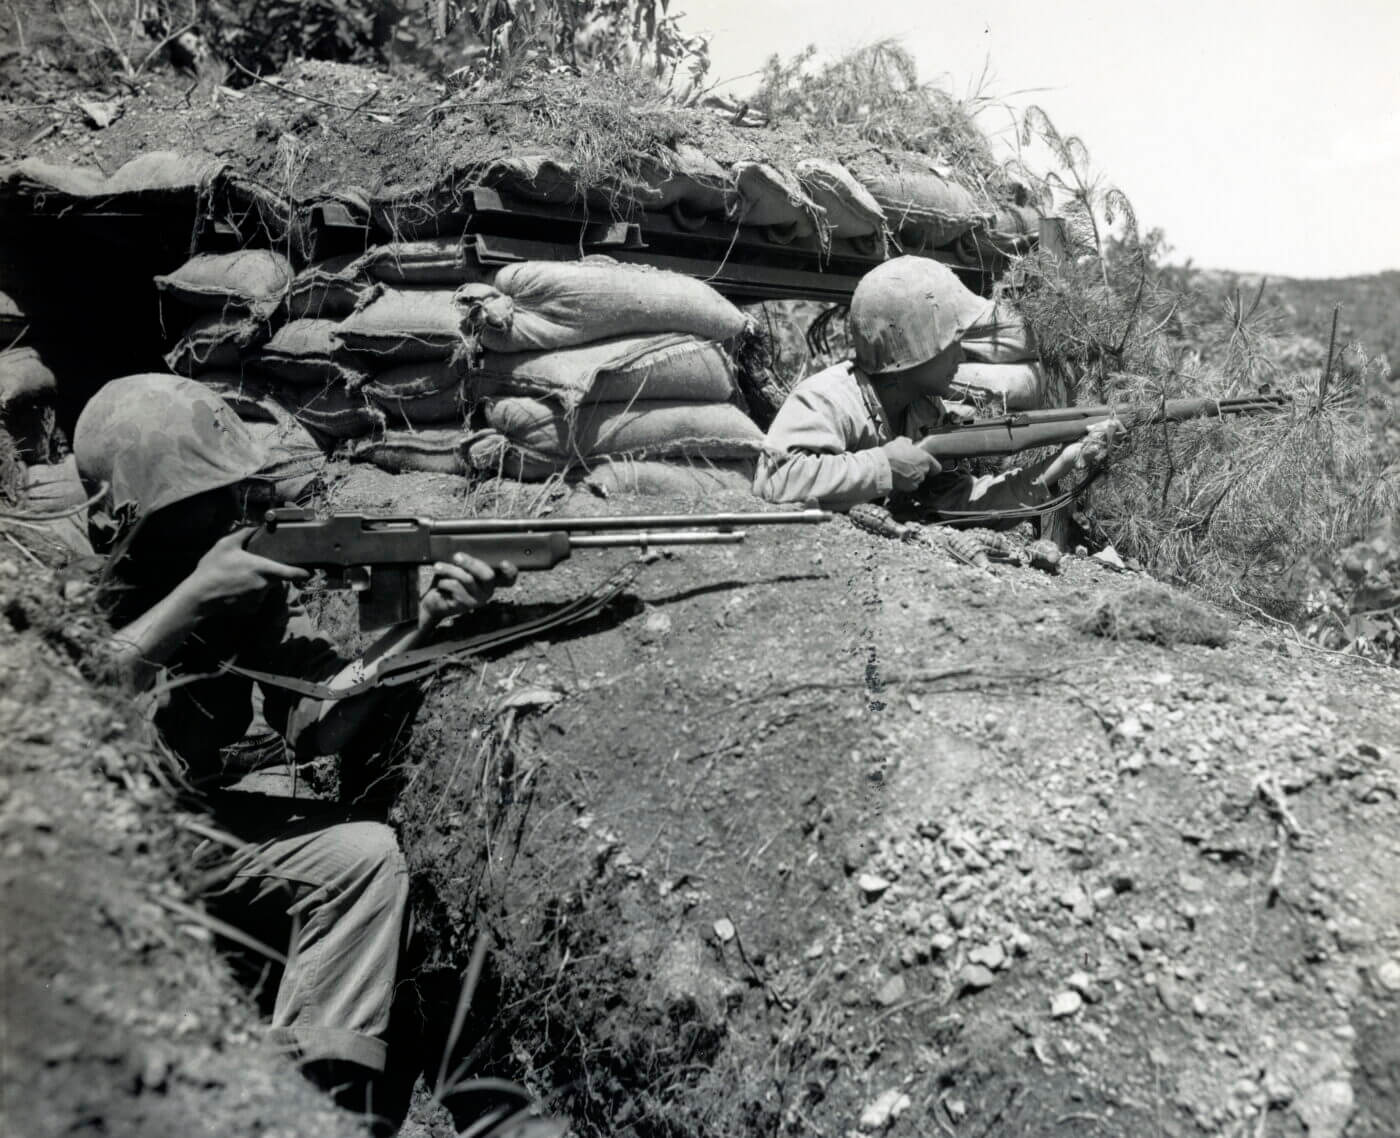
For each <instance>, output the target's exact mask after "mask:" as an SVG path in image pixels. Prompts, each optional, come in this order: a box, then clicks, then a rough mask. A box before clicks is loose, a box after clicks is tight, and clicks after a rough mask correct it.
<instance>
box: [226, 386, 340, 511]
mask: <svg viewBox="0 0 1400 1138" xmlns="http://www.w3.org/2000/svg"><path fill="white" fill-rule="evenodd" d="M199 382H200V383H201V384H203V385H204V386H205V387H207V388H209V390H211V391H213V392H214V394H216V395H217V396H219V398H221V399H222V400H223V401H224V402H225V403H227V404H228V405H229V406H230V407H232V408H233V410H234V413H235V414H236V415H237V416H238V417H239V419H240V420H242V422H243V424H244V425H245V426H246V427H247V428H248V433H249V434H250V435H252V436H253V438H254V439H256V440H257V441H258V443H259V444H260V445H261V446H262V448H263V453H264V461H263V464H262V466H260V467H258V470H257V473H256V475H255V476H254V477H253V478H252V479H251V480H250V481H249V483H248V484H247V485H245V486H244V487H243V492H244V494H245V495H246V497H247V505H248V506H249V507H250V509H251V510H252V512H256V509H270V508H272V507H273V506H280V505H285V504H287V503H291V502H299V501H304V500H305V499H307V498H309V497H310V496H311V495H312V494H313V493H314V491H315V490H316V488H317V487H318V486H319V485H320V484H321V481H322V477H323V475H324V473H325V467H326V456H325V449H324V447H322V445H321V444H320V443H319V442H318V441H317V440H316V438H315V437H314V436H313V435H312V434H311V432H310V431H309V430H308V429H307V428H306V427H304V426H303V425H302V424H301V423H299V422H297V420H296V419H295V418H294V417H293V416H292V414H291V412H290V411H288V410H287V409H286V408H285V407H283V406H282V404H281V403H279V402H278V401H277V398H276V396H275V394H274V392H273V388H272V387H271V386H269V385H268V384H264V383H257V382H254V381H251V380H245V379H243V378H241V377H239V376H236V375H222V374H218V373H216V374H214V375H206V376H201V377H200V380H199ZM253 508H256V509H253Z"/></svg>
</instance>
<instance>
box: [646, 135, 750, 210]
mask: <svg viewBox="0 0 1400 1138" xmlns="http://www.w3.org/2000/svg"><path fill="white" fill-rule="evenodd" d="M640 170H641V177H642V178H643V180H645V181H646V182H647V184H648V185H650V186H651V187H652V188H653V189H654V190H655V192H656V194H657V199H658V200H657V202H656V204H655V205H650V206H648V208H650V209H667V210H670V211H671V216H672V217H673V218H674V219H675V221H676V223H677V224H678V225H680V226H681V227H682V228H683V229H690V228H694V227H695V226H697V225H699V224H703V223H704V221H705V219H706V218H708V217H723V216H724V211H725V206H726V203H727V201H728V200H729V198H730V195H731V193H732V186H731V179H730V175H729V171H728V170H726V169H725V168H724V167H723V166H721V165H720V164H719V163H718V162H716V161H715V160H714V159H713V158H711V157H710V156H709V155H707V154H705V153H704V152H703V151H701V150H697V149H696V148H695V147H693V146H687V145H686V144H685V143H683V142H680V143H676V144H675V147H674V149H672V150H669V151H666V152H665V153H663V154H662V155H661V156H660V157H656V158H652V157H646V158H643V159H642V160H641V162H640Z"/></svg>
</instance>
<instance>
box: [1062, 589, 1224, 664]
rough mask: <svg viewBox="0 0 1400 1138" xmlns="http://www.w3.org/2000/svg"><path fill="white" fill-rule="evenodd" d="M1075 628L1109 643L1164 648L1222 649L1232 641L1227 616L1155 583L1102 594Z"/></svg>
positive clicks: (1077, 616) (1081, 614)
mask: <svg viewBox="0 0 1400 1138" xmlns="http://www.w3.org/2000/svg"><path fill="white" fill-rule="evenodd" d="M1074 626H1075V627H1076V628H1078V629H1079V631H1080V632H1083V633H1086V634H1089V635H1093V636H1102V637H1104V638H1105V639H1108V640H1146V641H1148V642H1150V643H1152V644H1160V645H1162V646H1163V647H1164V648H1170V647H1172V646H1173V645H1176V644H1205V645H1209V646H1210V647H1212V648H1223V647H1224V646H1225V645H1226V644H1228V643H1229V641H1230V625H1229V622H1228V621H1227V620H1226V619H1225V617H1224V616H1222V615H1221V614H1220V613H1218V612H1215V611H1214V610H1213V609H1210V608H1207V607H1206V606H1205V605H1203V604H1201V603H1200V602H1199V601H1194V600H1192V599H1191V598H1190V597H1188V596H1185V595H1183V594H1181V593H1177V592H1173V591H1172V590H1170V589H1164V588H1162V586H1160V585H1156V584H1143V585H1138V586H1137V587H1136V588H1133V589H1129V590H1128V591H1127V592H1117V591H1114V592H1105V593H1102V594H1100V595H1099V596H1098V597H1096V598H1095V599H1094V600H1093V601H1092V602H1090V604H1089V606H1088V607H1087V608H1085V609H1083V610H1081V611H1080V612H1078V613H1076V614H1075V615H1074Z"/></svg>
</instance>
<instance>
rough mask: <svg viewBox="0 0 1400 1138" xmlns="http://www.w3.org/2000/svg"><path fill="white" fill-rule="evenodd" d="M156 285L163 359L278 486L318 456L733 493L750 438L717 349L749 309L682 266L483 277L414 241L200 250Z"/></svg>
mask: <svg viewBox="0 0 1400 1138" xmlns="http://www.w3.org/2000/svg"><path fill="white" fill-rule="evenodd" d="M156 284H157V287H158V288H159V290H160V292H161V295H162V299H163V313H164V319H165V323H166V326H167V329H168V330H170V332H171V333H172V343H171V345H170V349H169V352H168V354H167V356H166V360H167V363H168V365H169V366H170V368H171V370H173V371H176V372H178V373H180V374H182V375H187V376H190V377H192V378H194V379H197V380H200V381H201V382H204V383H206V384H207V385H209V386H210V387H212V388H213V389H214V390H215V391H217V392H218V393H219V394H220V395H221V396H222V397H223V398H225V399H226V400H228V401H229V402H230V403H231V404H232V405H233V406H234V408H235V409H236V410H237V411H238V413H239V415H240V417H241V418H242V419H243V420H244V421H245V422H247V423H248V424H249V425H250V427H251V428H252V429H253V430H254V432H255V433H256V434H259V435H260V436H261V437H262V438H263V440H264V442H265V443H266V444H267V445H268V447H269V452H270V454H271V455H272V456H273V460H274V461H275V463H276V464H277V468H276V470H275V471H269V472H268V476H269V477H271V478H275V479H276V481H277V482H278V484H279V485H282V486H283V489H284V494H283V496H284V497H285V496H287V495H288V494H290V493H291V492H292V491H293V490H294V489H295V487H294V486H293V485H292V483H293V481H294V479H296V478H300V477H303V476H304V475H305V473H306V470H307V467H308V465H309V464H310V462H311V458H312V456H313V455H319V454H331V453H335V454H338V455H340V456H343V457H346V458H349V459H350V460H352V461H363V462H372V463H375V464H376V465H379V466H381V467H383V468H384V469H387V470H391V471H395V472H398V471H404V470H427V471H438V472H445V473H455V474H461V475H469V476H505V477H510V478H517V479H522V480H537V479H543V478H548V477H552V476H556V475H560V476H563V475H567V476H570V477H583V476H587V477H590V478H591V479H593V480H594V482H595V484H598V483H601V484H602V485H604V486H605V487H606V488H609V489H623V490H632V491H642V492H645V491H647V490H652V489H655V490H662V491H673V490H677V489H679V488H681V486H682V485H688V486H691V487H692V488H697V489H702V490H703V489H706V488H709V487H713V486H716V485H725V486H730V487H733V488H740V487H746V486H747V485H748V482H749V480H750V478H751V476H752V469H753V463H754V461H755V460H756V457H757V454H758V452H759V449H760V447H761V444H762V432H761V431H760V430H759V429H758V427H757V426H756V425H755V424H754V422H753V421H752V419H750V418H749V416H748V415H747V414H746V413H745V411H744V409H743V407H742V405H741V404H742V401H741V398H740V396H739V394H738V388H737V385H736V382H735V374H734V366H733V363H732V360H731V357H730V354H729V352H728V351H727V350H726V347H725V342H726V341H732V340H734V339H735V338H736V337H739V336H741V335H742V334H744V333H746V331H747V321H746V318H745V316H744V315H743V314H742V313H741V312H740V311H739V310H738V309H737V308H735V307H734V306H733V305H732V304H731V303H730V302H729V301H727V300H725V299H724V298H723V297H721V296H720V295H719V294H718V293H716V292H715V291H714V290H713V289H712V288H710V287H709V286H708V285H705V284H703V283H702V282H699V281H696V280H693V279H691V278H689V277H686V276H682V275H680V274H676V273H669V272H664V271H661V270H657V269H651V268H645V267H638V266H630V265H621V264H618V263H616V262H613V261H611V260H609V259H607V258H600V257H589V258H585V259H584V260H582V261H579V262H522V263H518V264H513V265H509V266H507V267H505V268H503V269H500V270H499V271H493V270H489V269H484V268H483V267H481V266H480V265H478V264H477V262H476V260H475V258H474V256H473V254H472V247H471V245H470V244H468V243H465V242H463V241H461V240H460V239H458V238H430V239H424V240H420V241H412V242H397V243H391V244H386V245H382V246H376V247H374V248H372V249H371V250H369V251H368V252H366V253H364V254H361V255H358V256H342V257H335V258H331V259H328V260H325V261H321V262H318V263H313V264H310V265H307V266H305V267H303V268H302V269H300V271H294V270H293V267H292V265H291V264H290V262H289V261H288V260H287V258H286V257H285V256H283V255H282V254H281V253H279V252H277V251H275V250H270V249H249V250H243V251H240V252H237V253H229V254H208V255H201V256H196V257H194V258H192V259H190V260H189V261H188V262H187V263H186V264H184V265H183V266H181V267H180V268H179V269H177V270H176V271H174V272H172V273H169V274H165V275H162V276H159V277H157V278H156Z"/></svg>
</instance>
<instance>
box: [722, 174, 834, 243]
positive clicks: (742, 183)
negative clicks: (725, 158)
mask: <svg viewBox="0 0 1400 1138" xmlns="http://www.w3.org/2000/svg"><path fill="white" fill-rule="evenodd" d="M733 175H734V191H735V192H734V197H733V198H732V199H731V200H730V203H729V215H730V216H731V217H732V218H734V220H736V221H737V222H739V224H740V225H749V226H758V227H761V228H763V229H765V230H767V235H768V237H769V239H770V240H773V241H778V242H780V243H786V242H788V241H792V240H794V239H796V238H798V237H810V236H811V235H812V234H813V233H815V232H816V231H817V223H818V221H819V219H824V218H825V211H823V210H822V208H821V207H820V206H818V205H817V203H816V202H814V201H813V200H812V199H811V198H810V197H808V196H807V194H806V193H805V192H804V191H803V189H802V187H801V185H799V184H798V181H797V179H796V178H794V177H793V176H792V175H791V174H788V173H787V172H785V171H782V170H779V169H778V168H777V167H775V166H769V165H768V164H767V163H765V162H736V163H734V166H733Z"/></svg>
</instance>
